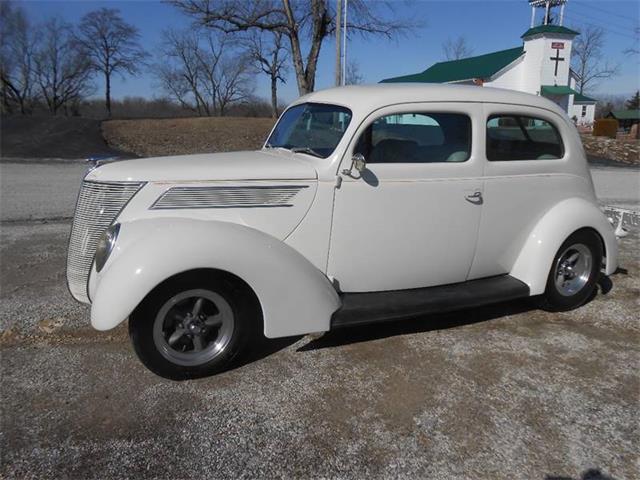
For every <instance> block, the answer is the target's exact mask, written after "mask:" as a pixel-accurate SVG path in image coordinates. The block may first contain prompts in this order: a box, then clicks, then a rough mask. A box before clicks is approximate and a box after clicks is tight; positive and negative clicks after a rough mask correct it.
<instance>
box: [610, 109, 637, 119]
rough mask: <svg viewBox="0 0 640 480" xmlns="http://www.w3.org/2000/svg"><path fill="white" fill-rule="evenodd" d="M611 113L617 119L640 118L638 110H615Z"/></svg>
mask: <svg viewBox="0 0 640 480" xmlns="http://www.w3.org/2000/svg"><path fill="white" fill-rule="evenodd" d="M611 115H613V116H614V117H616V118H617V119H618V120H640V110H615V111H613V112H611Z"/></svg>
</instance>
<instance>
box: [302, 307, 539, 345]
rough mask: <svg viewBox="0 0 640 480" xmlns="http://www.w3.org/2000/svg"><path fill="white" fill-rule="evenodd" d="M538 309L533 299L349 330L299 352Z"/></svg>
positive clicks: (321, 339) (332, 335)
mask: <svg viewBox="0 0 640 480" xmlns="http://www.w3.org/2000/svg"><path fill="white" fill-rule="evenodd" d="M535 309H536V305H535V303H534V302H532V301H531V299H530V298H526V299H521V300H513V301H510V302H503V303H497V304H494V305H487V306H484V307H478V308H473V309H467V310H459V311H455V312H449V313H439V314H433V315H424V316H419V317H414V318H408V319H405V320H392V321H388V322H380V323H374V324H369V325H362V326H353V327H345V328H341V329H338V330H331V331H329V332H327V333H325V334H324V335H323V336H322V337H320V338H317V339H315V340H312V341H310V342H309V343H307V344H305V345H303V346H301V347H300V348H298V350H297V351H298V352H306V351H309V350H318V349H322V348H331V347H336V346H340V345H348V344H352V343H361V342H368V341H371V340H379V339H382V338H388V337H395V336H399V335H408V334H412V333H424V332H431V331H434V330H447V329H450V328H456V327H460V326H463V325H472V324H475V323H481V322H486V321H489V320H494V319H497V318H500V317H504V316H508V315H516V314H519V313H524V312H528V311H530V310H535Z"/></svg>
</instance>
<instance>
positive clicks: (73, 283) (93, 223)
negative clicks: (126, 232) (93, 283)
mask: <svg viewBox="0 0 640 480" xmlns="http://www.w3.org/2000/svg"><path fill="white" fill-rule="evenodd" d="M142 185H143V182H91V181H86V180H85V181H84V182H82V187H81V188H80V194H79V195H78V203H77V204H76V213H75V216H74V217H73V225H72V227H71V238H70V240H69V251H68V254H67V282H68V283H69V290H70V291H71V294H72V295H73V296H74V297H75V298H76V299H77V300H79V301H81V302H89V297H88V295H87V282H88V280H89V273H90V271H91V265H92V263H93V257H94V254H95V251H96V247H97V245H98V239H99V238H100V235H102V233H103V232H104V231H105V230H106V228H107V227H108V226H109V225H111V223H112V222H113V221H114V220H115V219H116V217H117V216H118V214H119V213H120V212H121V211H122V209H123V208H124V206H125V205H126V204H127V202H128V201H129V200H131V198H132V197H133V196H134V195H135V194H136V192H137V191H138V190H139V189H140V187H142Z"/></svg>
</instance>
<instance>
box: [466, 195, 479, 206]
mask: <svg viewBox="0 0 640 480" xmlns="http://www.w3.org/2000/svg"><path fill="white" fill-rule="evenodd" d="M464 198H465V199H466V200H467V201H469V202H471V203H474V204H476V205H481V204H482V192H473V193H470V194H469V195H465V197H464Z"/></svg>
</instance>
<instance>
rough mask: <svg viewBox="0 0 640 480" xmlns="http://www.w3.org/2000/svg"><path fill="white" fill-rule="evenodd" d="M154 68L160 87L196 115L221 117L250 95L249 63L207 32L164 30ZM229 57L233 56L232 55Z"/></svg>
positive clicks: (226, 44)
mask: <svg viewBox="0 0 640 480" xmlns="http://www.w3.org/2000/svg"><path fill="white" fill-rule="evenodd" d="M164 37H165V40H164V45H163V49H162V51H161V52H160V57H161V61H160V62H158V64H157V65H156V66H155V68H154V72H155V75H156V78H157V79H158V81H159V84H160V86H161V88H162V89H163V90H164V91H165V93H167V94H168V95H170V96H171V97H173V98H175V99H176V100H177V101H178V102H179V103H180V104H181V105H182V106H183V107H185V108H188V109H191V110H193V111H194V112H196V113H198V115H207V116H209V115H214V114H220V115H224V114H225V113H226V109H227V107H228V106H229V105H230V104H231V103H234V102H239V101H242V100H244V99H246V98H248V96H249V95H250V94H251V92H252V90H253V84H252V81H251V77H250V72H251V65H250V63H251V61H250V59H249V58H248V56H247V55H246V54H241V53H238V52H233V51H231V48H230V45H229V44H228V43H227V40H226V39H224V38H219V37H217V36H216V35H213V34H212V33H211V32H202V31H198V30H196V31H191V30H187V31H172V30H170V31H167V32H165V34H164ZM232 55H233V56H232Z"/></svg>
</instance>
